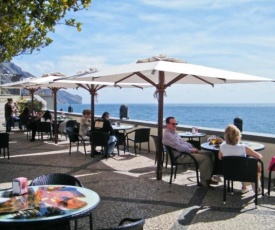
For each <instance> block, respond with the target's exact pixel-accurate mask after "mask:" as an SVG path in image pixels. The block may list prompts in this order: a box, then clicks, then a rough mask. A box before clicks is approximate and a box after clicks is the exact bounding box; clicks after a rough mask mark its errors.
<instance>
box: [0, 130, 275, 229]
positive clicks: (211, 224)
mask: <svg viewBox="0 0 275 230" xmlns="http://www.w3.org/2000/svg"><path fill="white" fill-rule="evenodd" d="M0 141H1V140H0ZM68 148H69V143H68V141H66V140H65V138H64V136H63V137H62V138H61V140H60V141H59V143H58V144H54V143H53V142H51V141H43V142H42V141H35V142H30V141H29V140H27V138H26V135H25V134H24V133H22V132H19V131H18V130H16V129H15V130H14V132H13V133H12V134H11V135H10V155H11V158H10V161H8V160H7V159H4V158H3V155H0V189H3V188H10V187H11V181H12V179H13V178H16V177H19V176H25V177H27V178H28V179H29V180H30V181H31V179H33V178H35V177H37V176H38V175H41V174H46V173H54V172H60V173H68V174H71V175H74V176H76V177H78V178H79V179H80V180H81V182H82V183H83V184H84V186H85V187H87V188H89V189H92V190H94V191H96V192H97V193H98V194H99V196H100V198H101V202H100V204H99V206H98V207H97V208H96V209H95V210H94V211H93V217H94V228H95V229H97V228H102V227H107V226H113V225H117V223H118V222H119V221H120V220H121V219H122V218H124V217H132V218H137V217H144V218H145V219H146V221H145V226H144V229H152V230H155V229H163V230H166V229H188V230H191V229H223V230H224V229H253V230H255V229H260V228H261V229H274V225H275V224H274V223H275V205H274V203H275V192H274V190H273V191H272V193H271V196H270V197H268V196H267V195H266V194H265V196H264V197H261V196H259V205H258V208H257V209H255V205H254V198H253V192H252V191H251V192H248V193H246V194H244V195H243V194H241V193H240V187H241V185H240V183H239V182H235V183H234V189H235V190H236V191H235V193H234V195H228V196H227V203H226V204H223V203H222V195H223V190H222V188H223V186H222V183H220V184H219V185H218V186H216V187H215V189H214V190H205V189H201V188H198V187H197V186H196V182H195V181H196V180H195V173H194V171H193V170H192V169H188V168H182V167H180V168H179V170H178V174H177V178H176V179H175V180H174V181H173V183H172V185H169V177H170V166H169V165H168V168H167V169H165V168H164V169H163V179H162V180H156V173H155V171H156V165H155V155H154V153H151V154H148V153H146V151H144V152H142V153H140V154H138V155H137V156H135V155H134V154H132V153H130V152H126V153H125V154H124V153H123V151H121V152H120V156H115V157H114V158H109V159H108V160H105V159H101V158H100V157H99V156H96V157H95V158H91V157H90V155H89V154H88V155H84V153H83V147H82V146H81V147H80V151H79V152H76V148H75V147H74V148H73V151H72V154H71V155H69V154H68V152H69V151H68ZM88 149H90V147H88ZM130 150H131V149H130ZM266 184H267V183H266ZM265 192H266V190H265ZM88 223H89V219H88V218H83V219H81V220H80V221H79V229H83V230H85V229H88ZM72 226H73V222H72Z"/></svg>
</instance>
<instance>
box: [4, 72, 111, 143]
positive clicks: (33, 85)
mask: <svg viewBox="0 0 275 230" xmlns="http://www.w3.org/2000/svg"><path fill="white" fill-rule="evenodd" d="M64 77H65V75H63V74H61V73H50V74H44V75H43V76H42V77H41V78H31V79H30V78H28V79H26V80H23V81H18V82H11V83H7V84H3V85H1V87H3V88H24V89H26V90H28V91H29V92H30V95H31V101H32V115H33V99H34V93H35V92H36V91H37V90H39V89H42V88H44V89H45V88H48V89H51V90H52V93H53V96H54V121H55V122H54V127H55V143H57V141H58V132H57V92H58V90H60V89H66V88H76V89H77V88H78V87H82V88H86V89H89V88H93V87H94V85H96V86H97V87H98V86H99V85H100V86H101V87H105V86H108V85H109V86H113V85H114V83H106V82H104V83H100V82H95V81H93V82H89V81H67V80H60V81H54V80H57V79H61V78H64ZM91 85H92V86H91Z"/></svg>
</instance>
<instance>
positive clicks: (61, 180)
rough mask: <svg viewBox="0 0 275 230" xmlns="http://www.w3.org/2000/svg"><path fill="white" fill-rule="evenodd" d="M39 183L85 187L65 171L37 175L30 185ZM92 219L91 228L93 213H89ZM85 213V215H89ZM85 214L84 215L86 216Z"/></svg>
mask: <svg viewBox="0 0 275 230" xmlns="http://www.w3.org/2000/svg"><path fill="white" fill-rule="evenodd" d="M37 185H72V186H79V187H84V186H83V184H82V183H81V182H80V180H78V179H77V178H76V177H74V176H71V175H69V174H63V173H51V174H45V175H42V176H39V177H36V178H35V179H34V180H33V181H32V182H31V183H30V186H37ZM88 215H89V219H90V229H92V223H93V218H92V213H89V214H88ZM88 215H85V216H88ZM85 216H83V217H85ZM67 224H68V229H70V222H69V221H68V223H67ZM76 229H77V220H75V230H76Z"/></svg>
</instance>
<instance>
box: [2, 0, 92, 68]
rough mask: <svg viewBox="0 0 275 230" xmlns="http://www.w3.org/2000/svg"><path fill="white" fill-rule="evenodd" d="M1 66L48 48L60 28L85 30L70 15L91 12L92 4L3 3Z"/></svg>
mask: <svg viewBox="0 0 275 230" xmlns="http://www.w3.org/2000/svg"><path fill="white" fill-rule="evenodd" d="M0 2H2V3H1V4H0V63H1V62H3V61H5V60H11V59H12V57H15V56H18V55H21V54H31V53H32V52H33V51H35V50H36V51H39V50H40V49H41V48H44V47H46V46H48V45H49V44H50V43H52V42H53V40H52V39H51V38H49V37H47V34H48V33H49V32H54V31H55V29H54V28H55V26H56V25H57V24H65V25H67V26H71V27H75V28H77V30H78V31H80V30H81V23H80V22H77V21H76V20H75V19H74V18H69V19H66V18H65V16H66V14H67V13H68V12H77V11H80V10H83V9H87V8H88V6H89V5H90V3H91V2H92V0H0Z"/></svg>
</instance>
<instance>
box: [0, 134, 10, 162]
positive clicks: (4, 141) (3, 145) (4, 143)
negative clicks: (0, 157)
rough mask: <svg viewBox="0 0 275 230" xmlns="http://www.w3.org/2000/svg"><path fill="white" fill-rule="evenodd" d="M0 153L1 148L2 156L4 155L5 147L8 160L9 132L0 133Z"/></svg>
mask: <svg viewBox="0 0 275 230" xmlns="http://www.w3.org/2000/svg"><path fill="white" fill-rule="evenodd" d="M0 140H1V141H0V154H2V152H1V151H2V149H3V150H4V158H5V157H6V149H7V155H8V160H9V159H10V147H9V141H10V134H8V133H0Z"/></svg>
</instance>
